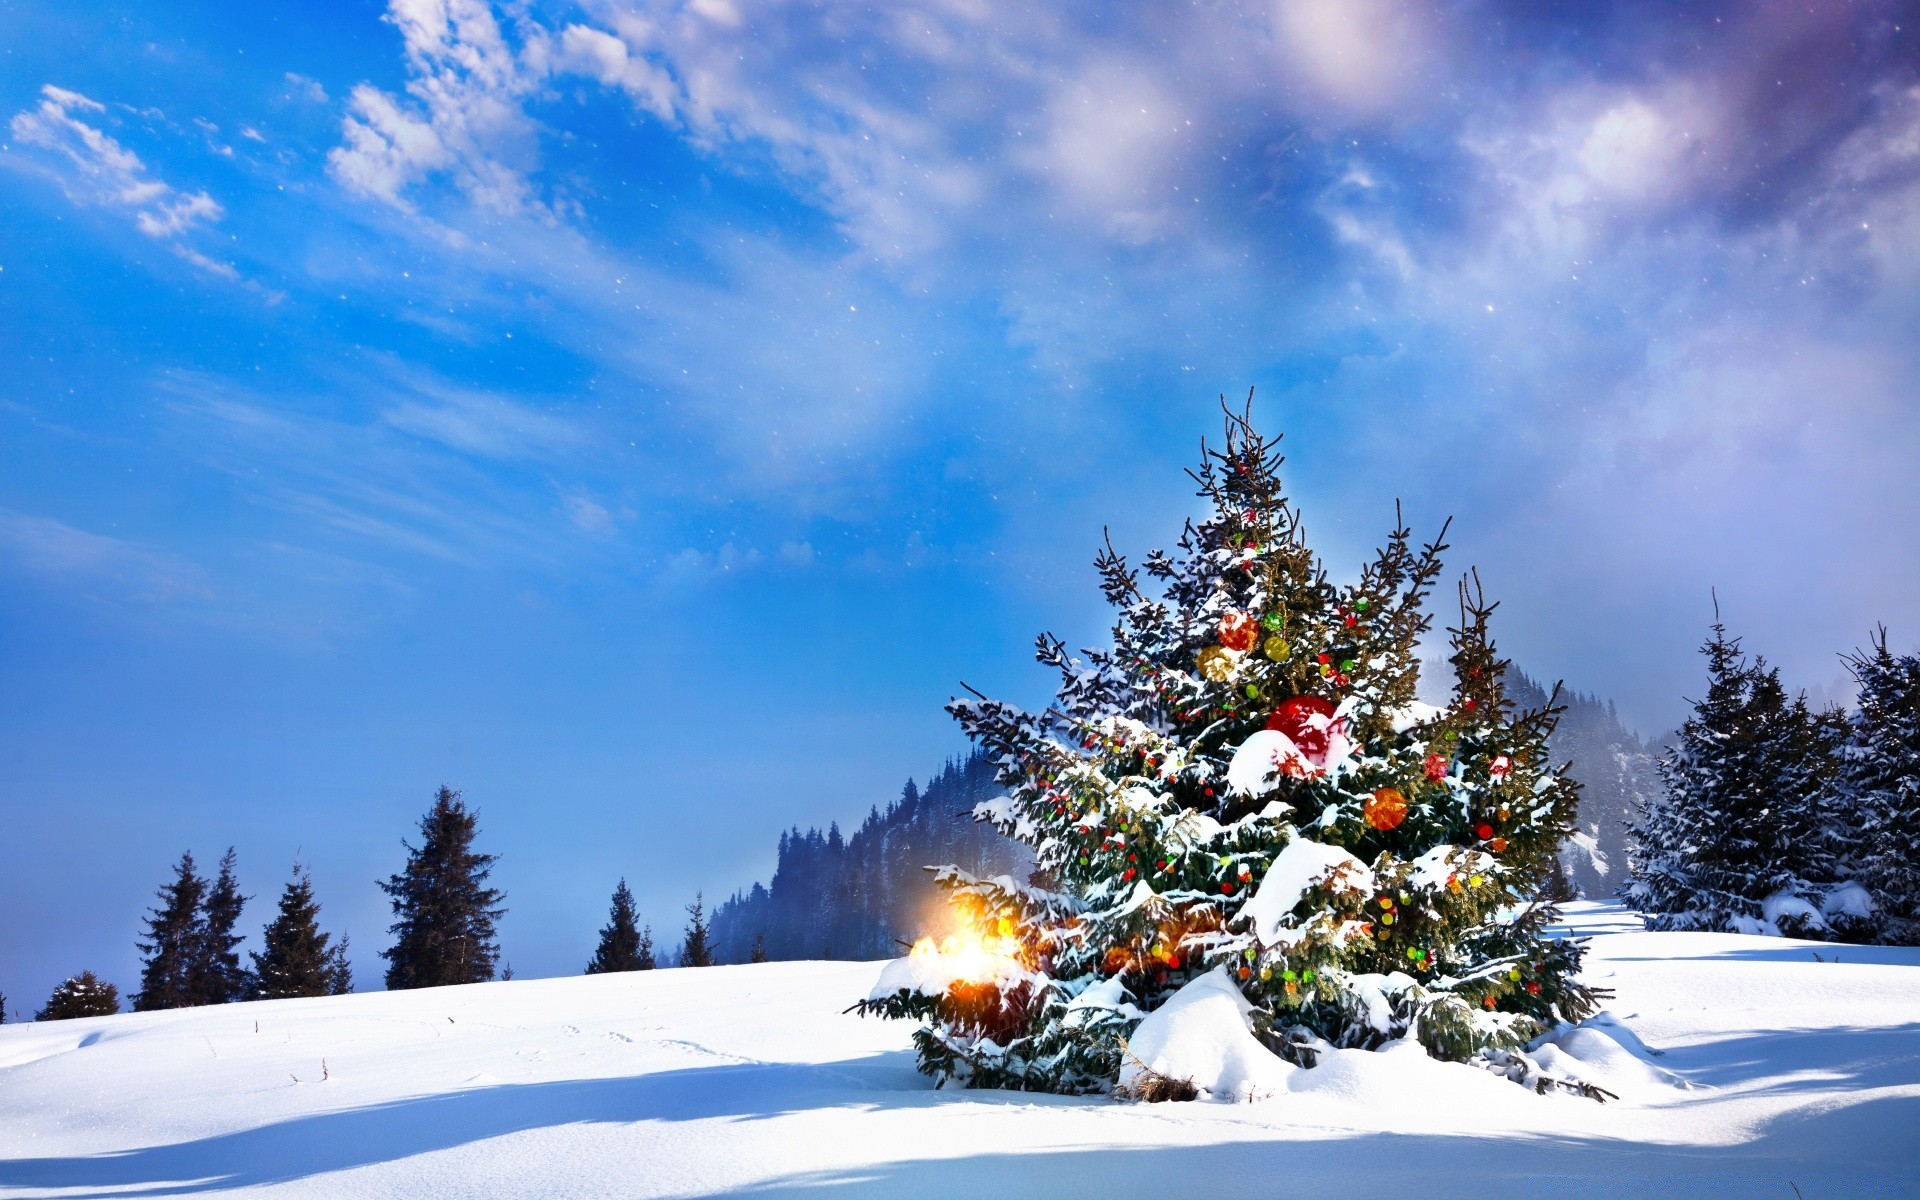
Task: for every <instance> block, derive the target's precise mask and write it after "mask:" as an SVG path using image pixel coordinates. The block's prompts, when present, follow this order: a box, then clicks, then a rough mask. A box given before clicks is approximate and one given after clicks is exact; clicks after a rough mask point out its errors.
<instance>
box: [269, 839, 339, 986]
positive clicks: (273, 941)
mask: <svg viewBox="0 0 1920 1200" xmlns="http://www.w3.org/2000/svg"><path fill="white" fill-rule="evenodd" d="M319 917H320V904H319V902H318V901H316V900H315V899H314V898H313V879H312V877H311V875H309V874H308V872H307V871H306V870H305V869H304V868H302V867H301V866H300V864H298V863H295V864H294V867H293V878H292V879H290V880H288V881H287V886H286V887H285V888H284V889H283V890H282V891H281V893H280V909H279V912H278V913H276V914H275V916H274V918H273V923H272V924H270V925H268V926H267V927H266V929H265V931H264V932H262V933H261V935H260V942H261V949H259V950H258V951H255V952H254V954H253V974H254V979H255V980H256V989H255V993H254V994H255V996H256V997H257V998H259V999H261V1000H283V999H288V998H291V997H301V996H326V995H331V994H333V991H334V987H333V973H334V970H335V966H336V963H335V961H334V954H333V950H332V949H331V948H330V947H329V946H328V945H327V943H328V941H329V939H328V937H327V935H326V934H325V933H322V932H321V930H320V921H319Z"/></svg>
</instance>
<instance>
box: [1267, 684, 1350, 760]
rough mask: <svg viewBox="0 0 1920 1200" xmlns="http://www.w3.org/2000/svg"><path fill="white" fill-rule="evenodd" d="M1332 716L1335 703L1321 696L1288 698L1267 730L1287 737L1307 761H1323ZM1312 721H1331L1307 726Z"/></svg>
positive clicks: (1281, 704) (1269, 718) (1275, 712)
mask: <svg viewBox="0 0 1920 1200" xmlns="http://www.w3.org/2000/svg"><path fill="white" fill-rule="evenodd" d="M1333 712H1334V709H1333V701H1331V700H1327V699H1324V698H1322V697H1320V696H1288V697H1287V698H1286V699H1285V700H1282V701H1281V702H1280V707H1278V708H1276V709H1274V710H1273V715H1272V716H1269V717H1268V718H1267V728H1268V729H1272V730H1276V731H1278V732H1280V733H1284V734H1286V735H1287V739H1288V740H1289V741H1291V742H1292V743H1293V744H1294V745H1296V746H1298V747H1300V753H1302V754H1304V755H1306V756H1307V757H1309V758H1315V759H1318V758H1324V757H1325V756H1326V753H1327V731H1328V728H1329V724H1328V722H1330V721H1331V719H1332V717H1333ZM1310 717H1325V718H1327V719H1328V721H1326V722H1321V723H1319V724H1318V725H1313V724H1309V723H1308V718H1310Z"/></svg>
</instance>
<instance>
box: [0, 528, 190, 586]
mask: <svg viewBox="0 0 1920 1200" xmlns="http://www.w3.org/2000/svg"><path fill="white" fill-rule="evenodd" d="M0 562H4V563H5V564H6V565H8V566H11V567H13V568H15V569H17V570H21V571H24V572H27V573H29V574H32V575H35V576H38V577H40V578H42V579H46V580H49V581H52V582H54V583H57V584H61V585H66V586H72V587H75V588H78V589H80V590H81V591H83V592H86V593H88V594H90V595H94V596H97V597H99V598H102V599H110V600H118V601H134V602H138V603H143V604H165V603H170V602H175V601H198V602H204V601H211V600H212V599H213V598H214V593H213V589H212V587H211V585H210V584H209V582H208V579H207V575H206V572H204V571H203V570H201V569H200V568H199V567H198V566H196V565H195V564H193V563H192V562H189V561H188V560H186V559H184V558H181V557H179V556H177V555H173V554H168V553H165V552H163V551H159V550H154V549H150V548H148V547H146V546H142V545H140V544H138V543H135V542H130V541H126V540H123V539H121V538H116V537H110V536H108V535H106V534H100V533H92V532H89V531H87V530H85V529H80V528H77V527H75V526H73V525H69V524H67V523H65V522H64V521H58V520H55V519H53V518H51V517H39V516H31V515H28V514H25V513H18V512H12V511H9V510H6V509H0Z"/></svg>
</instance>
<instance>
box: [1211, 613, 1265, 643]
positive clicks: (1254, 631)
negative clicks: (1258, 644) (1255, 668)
mask: <svg viewBox="0 0 1920 1200" xmlns="http://www.w3.org/2000/svg"><path fill="white" fill-rule="evenodd" d="M1259 635H1260V622H1259V621H1257V620H1255V619H1254V618H1253V617H1252V616H1250V615H1249V614H1247V613H1244V612H1241V611H1240V610H1239V609H1237V608H1236V609H1234V610H1232V611H1231V612H1228V613H1227V614H1226V615H1225V616H1223V617H1221V618H1220V644H1221V645H1222V646H1225V647H1226V648H1227V649H1229V650H1232V651H1235V652H1236V653H1240V654H1245V653H1246V652H1247V651H1249V650H1251V649H1253V643H1254V642H1255V641H1256V640H1257V639H1258V638H1259Z"/></svg>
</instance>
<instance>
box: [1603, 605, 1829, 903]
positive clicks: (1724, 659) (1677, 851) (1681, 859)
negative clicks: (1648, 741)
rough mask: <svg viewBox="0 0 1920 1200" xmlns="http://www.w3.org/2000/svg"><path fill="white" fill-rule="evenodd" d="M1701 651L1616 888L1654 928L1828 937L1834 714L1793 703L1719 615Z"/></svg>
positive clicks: (1777, 678) (1801, 700)
mask: <svg viewBox="0 0 1920 1200" xmlns="http://www.w3.org/2000/svg"><path fill="white" fill-rule="evenodd" d="M1701 653H1702V654H1703V655H1704V656H1705V657H1706V659H1707V692H1706V696H1705V698H1704V699H1702V700H1700V701H1699V702H1698V703H1696V704H1695V705H1694V707H1693V713H1692V715H1691V716H1689V717H1688V718H1687V721H1686V723H1685V724H1684V725H1683V726H1682V727H1681V730H1680V735H1679V740H1678V741H1677V743H1676V744H1675V745H1674V746H1673V747H1671V748H1670V749H1669V750H1668V751H1667V753H1666V754H1665V755H1664V756H1663V757H1662V759H1661V761H1660V775H1661V779H1662V782H1663V783H1664V785H1665V786H1664V793H1663V794H1662V795H1659V796H1656V797H1651V798H1649V799H1648V800H1647V801H1646V802H1645V803H1643V805H1642V806H1641V810H1640V814H1639V819H1638V820H1637V821H1636V822H1635V823H1634V824H1633V826H1632V827H1631V828H1630V830H1629V838H1630V841H1629V853H1628V862H1629V868H1630V870H1631V873H1632V877H1631V880H1630V882H1628V884H1627V885H1626V886H1625V887H1624V888H1623V889H1622V892H1621V894H1622V896H1623V897H1624V898H1625V899H1626V900H1627V901H1628V902H1629V903H1630V904H1632V905H1633V906H1634V907H1635V908H1636V909H1638V910H1639V911H1640V912H1641V914H1642V915H1643V918H1644V920H1645V921H1646V924H1647V927H1648V928H1650V929H1708V930H1724V931H1730V932H1737V933H1784V934H1788V935H1789V936H1798V937H1820V936H1825V935H1827V934H1828V933H1829V932H1831V929H1830V926H1829V924H1828V922H1827V920H1826V918H1825V916H1824V915H1823V913H1822V912H1821V907H1822V902H1823V900H1824V899H1825V895H1826V892H1827V890H1828V888H1829V887H1830V886H1831V884H1832V881H1833V876H1834V871H1835V859H1834V847H1833V843H1832V841H1831V839H1830V837H1829V836H1828V829H1827V821H1826V813H1825V807H1826V804H1827V801H1828V798H1829V796H1830V794H1831V792H1832V790H1833V786H1834V778H1835V771H1836V763H1835V761H1834V757H1833V754H1834V751H1835V749H1836V748H1837V747H1836V745H1835V730H1836V728H1837V725H1836V722H1835V720H1834V718H1833V717H1831V716H1830V715H1827V714H1819V713H1815V712H1814V711H1812V710H1811V709H1810V708H1809V707H1808V705H1807V703H1806V699H1805V697H1804V696H1803V697H1800V698H1798V699H1795V700H1791V701H1789V700H1788V699H1787V694H1786V689H1785V688H1783V687H1782V686H1781V684H1780V672H1779V671H1778V670H1777V669H1775V668H1771V667H1768V666H1767V664H1766V662H1765V660H1764V659H1758V658H1756V659H1754V660H1753V661H1751V662H1749V661H1748V660H1747V658H1746V656H1745V655H1743V654H1742V653H1741V650H1740V642H1739V639H1738V638H1729V637H1728V636H1727V632H1726V627H1725V626H1724V625H1723V624H1721V623H1720V622H1719V620H1718V619H1717V614H1716V619H1715V622H1714V625H1713V633H1712V636H1711V637H1710V638H1709V639H1708V640H1707V642H1706V644H1705V645H1704V646H1703V647H1702V648H1701Z"/></svg>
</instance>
